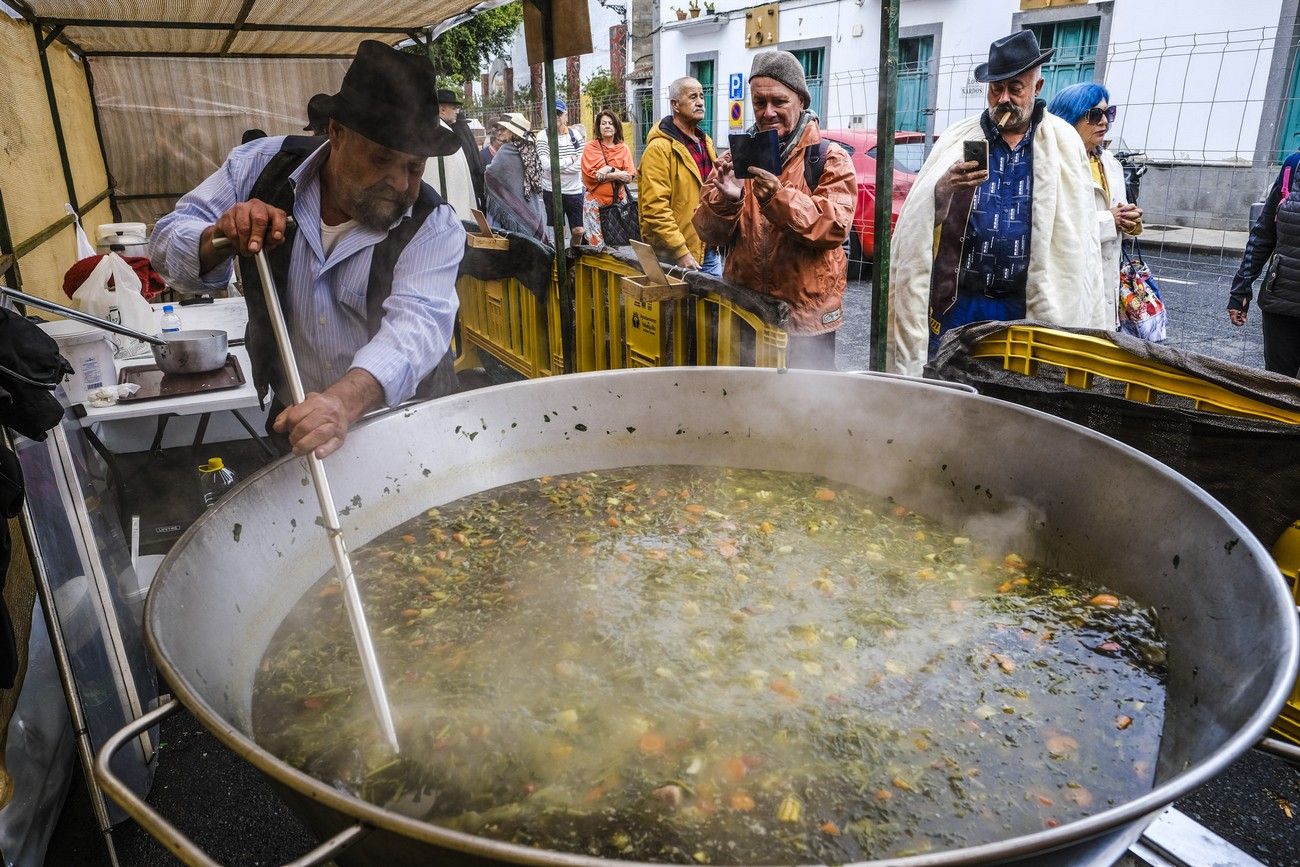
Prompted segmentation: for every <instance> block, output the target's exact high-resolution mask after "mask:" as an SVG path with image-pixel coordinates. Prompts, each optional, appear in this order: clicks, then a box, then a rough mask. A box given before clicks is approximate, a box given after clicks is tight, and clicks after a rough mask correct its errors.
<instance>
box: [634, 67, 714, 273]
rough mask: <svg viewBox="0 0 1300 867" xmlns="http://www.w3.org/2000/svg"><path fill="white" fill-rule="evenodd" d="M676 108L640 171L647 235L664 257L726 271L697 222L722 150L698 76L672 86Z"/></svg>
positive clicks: (649, 141)
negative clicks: (707, 128)
mask: <svg viewBox="0 0 1300 867" xmlns="http://www.w3.org/2000/svg"><path fill="white" fill-rule="evenodd" d="M668 98H669V100H670V102H671V105H672V110H673V113H672V114H670V115H668V116H667V117H665V118H664V119H663V120H661V121H660V122H659V125H658V126H656V127H655V128H654V129H653V130H651V131H650V135H649V136H648V137H647V138H646V145H645V153H644V154H642V156H641V166H640V170H639V174H638V175H637V193H638V195H639V197H640V210H641V238H642V239H643V240H644V241H645V242H646V243H647V244H649V245H650V246H651V247H653V248H654V251H655V254H656V255H657V256H658V257H659V259H660V260H661V261H664V262H672V263H674V264H676V265H677V266H679V267H681V268H686V269H690V270H703V271H704V272H706V273H708V274H712V275H713V276H714V277H721V276H722V257H721V256H720V255H719V254H718V251H717V249H716V248H711V249H705V246H704V242H703V241H701V240H700V236H699V235H698V234H697V233H696V231H695V227H694V226H692V225H691V217H692V216H693V215H694V214H695V208H696V206H697V205H699V203H700V188H701V187H702V186H704V182H705V181H706V180H708V178H709V174H710V173H711V172H712V171H713V162H714V160H716V159H717V153H716V152H715V151H714V149H713V141H712V139H710V138H709V135H708V133H706V132H704V130H702V129H700V122H701V121H702V120H704V88H703V87H702V86H701V85H700V83H699V82H698V81H696V80H695V79H694V78H679V79H677V80H676V81H674V82H673V83H672V84H671V85H669V86H668Z"/></svg>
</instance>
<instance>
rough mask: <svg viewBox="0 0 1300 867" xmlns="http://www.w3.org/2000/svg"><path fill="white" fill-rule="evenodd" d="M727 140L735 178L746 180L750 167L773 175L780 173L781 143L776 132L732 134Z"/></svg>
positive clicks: (770, 130) (771, 130)
mask: <svg viewBox="0 0 1300 867" xmlns="http://www.w3.org/2000/svg"><path fill="white" fill-rule="evenodd" d="M728 138H729V144H730V145H731V159H732V164H733V166H734V167H735V172H736V177H738V178H740V179H741V180H747V179H748V178H749V177H750V174H749V169H750V166H753V167H754V168H759V169H763V170H764V171H767V172H770V173H772V174H774V175H779V174H780V173H781V142H780V139H779V138H777V135H776V130H773V129H769V130H764V131H762V132H756V133H754V134H753V135H748V134H746V133H733V134H732V135H731V136H729V137H728Z"/></svg>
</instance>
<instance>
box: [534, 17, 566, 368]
mask: <svg viewBox="0 0 1300 867" xmlns="http://www.w3.org/2000/svg"><path fill="white" fill-rule="evenodd" d="M532 3H533V4H534V5H535V6H536V7H537V9H538V11H540V12H541V13H542V55H543V57H544V61H543V65H544V66H545V69H544V70H543V72H544V74H545V77H546V107H545V108H544V109H543V110H544V111H545V112H546V137H547V140H548V141H549V142H550V151H551V153H550V158H551V191H550V203H551V222H552V223H554V225H555V279H556V282H557V284H558V286H559V289H560V321H561V328H560V330H561V332H562V334H563V338H562V339H563V341H564V372H565V373H570V372H572V368H573V362H572V355H571V353H572V351H573V313H572V310H573V286H572V283H571V281H570V280H569V263H568V257H567V256H566V255H565V237H564V236H565V231H564V196H563V194H562V193H561V191H560V190H561V186H562V181H561V179H560V131H559V124H558V123H557V122H556V120H555V16H554V15H553V14H552V11H553V10H552V8H551V0H532Z"/></svg>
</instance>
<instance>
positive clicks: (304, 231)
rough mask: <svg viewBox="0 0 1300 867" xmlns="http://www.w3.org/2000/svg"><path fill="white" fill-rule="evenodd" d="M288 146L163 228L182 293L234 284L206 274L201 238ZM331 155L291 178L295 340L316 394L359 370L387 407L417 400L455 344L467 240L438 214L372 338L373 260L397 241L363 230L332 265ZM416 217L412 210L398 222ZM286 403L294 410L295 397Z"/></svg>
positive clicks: (155, 245)
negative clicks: (327, 241)
mask: <svg viewBox="0 0 1300 867" xmlns="http://www.w3.org/2000/svg"><path fill="white" fill-rule="evenodd" d="M283 141H284V137H283V136H274V137H268V138H261V139H257V140H255V141H252V142H249V143H248V144H246V145H241V146H239V147H237V148H235V149H234V150H233V151H231V152H230V156H229V157H227V158H226V162H225V163H224V164H223V165H222V166H221V168H219V169H217V171H216V172H214V173H213V174H212V175H211V176H210V177H209V178H208V179H207V180H205V181H204V182H203V183H202V184H200V185H199V186H198V187H196V188H195V189H194V190H193V191H192V192H190V193H189V194H187V195H186V196H184V197H183V198H182V199H181V200H180V201H179V202H177V204H176V209H175V210H174V211H172V213H170V214H168V215H167V216H165V217H163V218H162V219H161V220H159V221H158V224H157V226H155V227H154V231H153V236H152V237H151V239H150V242H149V255H150V258H151V259H152V261H153V262H154V264H155V267H157V266H158V265H160V264H161V266H162V268H163V271H164V273H165V274H166V275H167V277H168V279H169V281H170V283H171V285H172V286H174V287H175V288H176V289H178V290H180V291H183V292H184V291H189V292H210V291H213V290H218V289H223V288H225V286H226V285H227V284H228V283H229V281H230V276H231V271H232V268H233V264H232V261H229V260H228V261H226V262H225V263H223V264H222V265H220V266H218V267H217V268H215V269H213V270H212V271H210V272H208V273H206V274H200V273H199V270H198V269H199V261H198V253H199V236H200V235H201V234H202V233H203V231H204V230H205V229H206V228H207V227H208V226H210V225H212V224H213V223H215V222H216V221H217V219H218V218H219V217H220V216H221V215H222V214H223V213H225V212H226V210H228V209H229V208H230V207H231V206H233V205H234V204H236V203H237V202H242V201H245V200H246V199H247V198H248V195H249V193H250V192H251V190H252V188H253V184H254V182H255V181H256V180H257V177H258V175H259V174H261V172H262V169H263V168H265V167H266V164H267V163H269V162H270V160H271V158H272V157H273V156H275V154H276V153H278V152H279V150H280V146H281V143H282V142H283ZM328 153H329V144H328V143H327V144H324V145H322V146H321V147H320V149H319V150H317V151H316V152H315V153H313V154H312V155H311V156H309V157H308V158H307V159H306V160H304V161H303V162H302V164H301V165H300V166H298V168H297V170H296V171H294V173H293V174H292V175H291V176H290V180H291V182H292V183H293V185H294V189H295V200H294V208H293V212H294V213H293V216H294V219H295V220H296V221H297V223H298V227H299V229H298V231H297V232H295V233H294V240H293V255H292V256H291V257H290V265H289V277H288V283H289V285H288V286H287V287H281V290H282V292H284V293H285V294H286V295H287V298H288V303H287V304H286V305H285V307H286V309H285V316H286V317H287V318H288V320H289V336H290V338H291V339H292V341H293V347H294V350H295V352H296V354H297V356H298V368H299V372H300V373H301V375H302V381H303V387H304V388H305V389H306V390H307V391H308V392H313V391H324V390H325V389H326V388H327V387H329V386H330V385H331V384H333V383H335V382H337V381H338V380H339V379H340V378H342V376H343V375H344V374H345V373H347V372H348V370H349V369H351V368H354V367H355V368H360V369H362V370H365V371H368V372H369V373H370V374H371V375H372V376H374V377H375V379H376V380H378V381H379V384H380V385H381V386H383V389H384V397H385V400H386V401H387V403H388V405H389V406H396V405H397V404H399V403H401V402H402V401H404V400H407V399H409V398H410V397H411V396H412V395H414V394H415V389H416V386H418V385H419V383H420V381H421V380H422V379H424V377H425V376H427V375H428V374H429V373H430V372H431V371H432V370H433V368H434V366H435V365H436V364H437V363H438V361H440V360H441V359H442V356H443V355H444V354H445V353H446V352H447V347H448V345H449V344H450V342H451V333H452V325H453V323H454V322H455V318H456V308H457V306H458V303H459V302H458V300H457V297H456V273H457V270H458V268H459V267H460V260H461V257H462V256H463V255H464V252H465V230H464V228H463V227H462V226H461V223H460V221H459V220H458V219H457V218H456V214H455V212H454V211H453V210H452V209H451V207H449V206H446V207H438V208H435V209H434V211H433V213H432V214H430V215H429V218H428V219H427V220H425V222H424V224H423V225H422V226H421V227H420V229H419V231H418V232H416V233H415V237H414V238H412V239H411V242H410V244H408V245H407V247H406V249H405V250H403V251H402V255H401V256H400V257H399V258H398V260H397V264H396V266H395V267H394V269H393V291H392V294H391V295H389V297H388V298H387V300H385V301H384V318H383V322H382V323H381V324H380V327H379V331H378V333H376V334H375V336H374V337H373V338H371V337H370V332H369V328H368V327H367V323H366V290H367V288H368V277H369V274H370V259H371V255H372V254H373V253H374V248H375V245H376V244H378V243H379V242H380V241H382V240H383V239H384V238H385V237H387V235H388V232H387V230H375V229H368V228H366V227H365V226H358V227H357V228H355V229H353V230H352V231H351V232H349V233H347V234H346V235H345V236H344V237H343V238H342V239H341V240H339V242H338V244H337V246H335V248H334V250H333V251H332V252H331V253H330V254H329V255H328V256H327V255H325V251H324V248H323V246H322V244H321V225H322V223H321V186H320V169H321V167H322V166H323V165H324V163H325V158H326V157H327V156H328ZM410 216H411V211H410V210H409V209H408V210H407V212H406V214H405V215H404V216H403V217H401V218H400V219H399V220H398V222H399V223H400V222H401V220H405V219H409V218H410ZM395 225H397V223H394V226H395ZM390 228H391V227H390ZM278 397H279V398H280V400H281V401H282V402H285V403H288V402H289V401H288V400H287V398H288V395H278Z"/></svg>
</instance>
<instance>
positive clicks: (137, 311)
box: [72, 253, 158, 358]
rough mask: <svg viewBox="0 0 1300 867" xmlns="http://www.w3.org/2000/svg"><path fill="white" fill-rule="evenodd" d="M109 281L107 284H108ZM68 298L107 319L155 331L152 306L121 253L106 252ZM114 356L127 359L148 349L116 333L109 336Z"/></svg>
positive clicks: (130, 326) (87, 310) (140, 343)
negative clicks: (141, 291) (114, 350)
mask: <svg viewBox="0 0 1300 867" xmlns="http://www.w3.org/2000/svg"><path fill="white" fill-rule="evenodd" d="M110 284H111V285H110ZM72 299H73V300H74V301H76V302H77V306H78V307H80V308H81V309H82V310H84V311H86V312H87V313H89V314H90V315H91V316H98V317H100V318H101V319H107V320H109V321H110V322H119V323H121V324H122V325H125V326H126V327H127V328H134V329H135V330H136V331H143V332H144V333H145V334H152V333H153V332H155V331H157V330H158V329H157V327H156V325H155V323H154V319H155V317H154V312H153V308H151V307H150V306H149V302H148V301H146V300H144V296H143V295H141V294H140V278H139V277H138V276H136V273H135V270H134V269H132V268H131V266H130V265H128V264H127V263H126V262H125V261H124V260H123V259H122V257H121V256H119V255H117V254H116V253H109V254H108V255H107V256H105V257H104V258H102V259H100V260H99V264H98V265H96V266H95V270H93V271H91V272H90V276H89V277H87V278H86V281H85V282H84V283H82V284H81V286H80V287H79V288H78V289H77V291H76V292H74V293H73V295H72ZM111 339H112V341H113V345H114V346H116V347H117V352H116V353H115V354H116V355H117V357H118V358H129V357H133V356H136V355H142V354H144V353H146V352H148V351H149V344H147V343H145V342H144V341H142V340H136V339H134V338H131V337H123V336H121V335H119V334H113V335H111Z"/></svg>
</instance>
